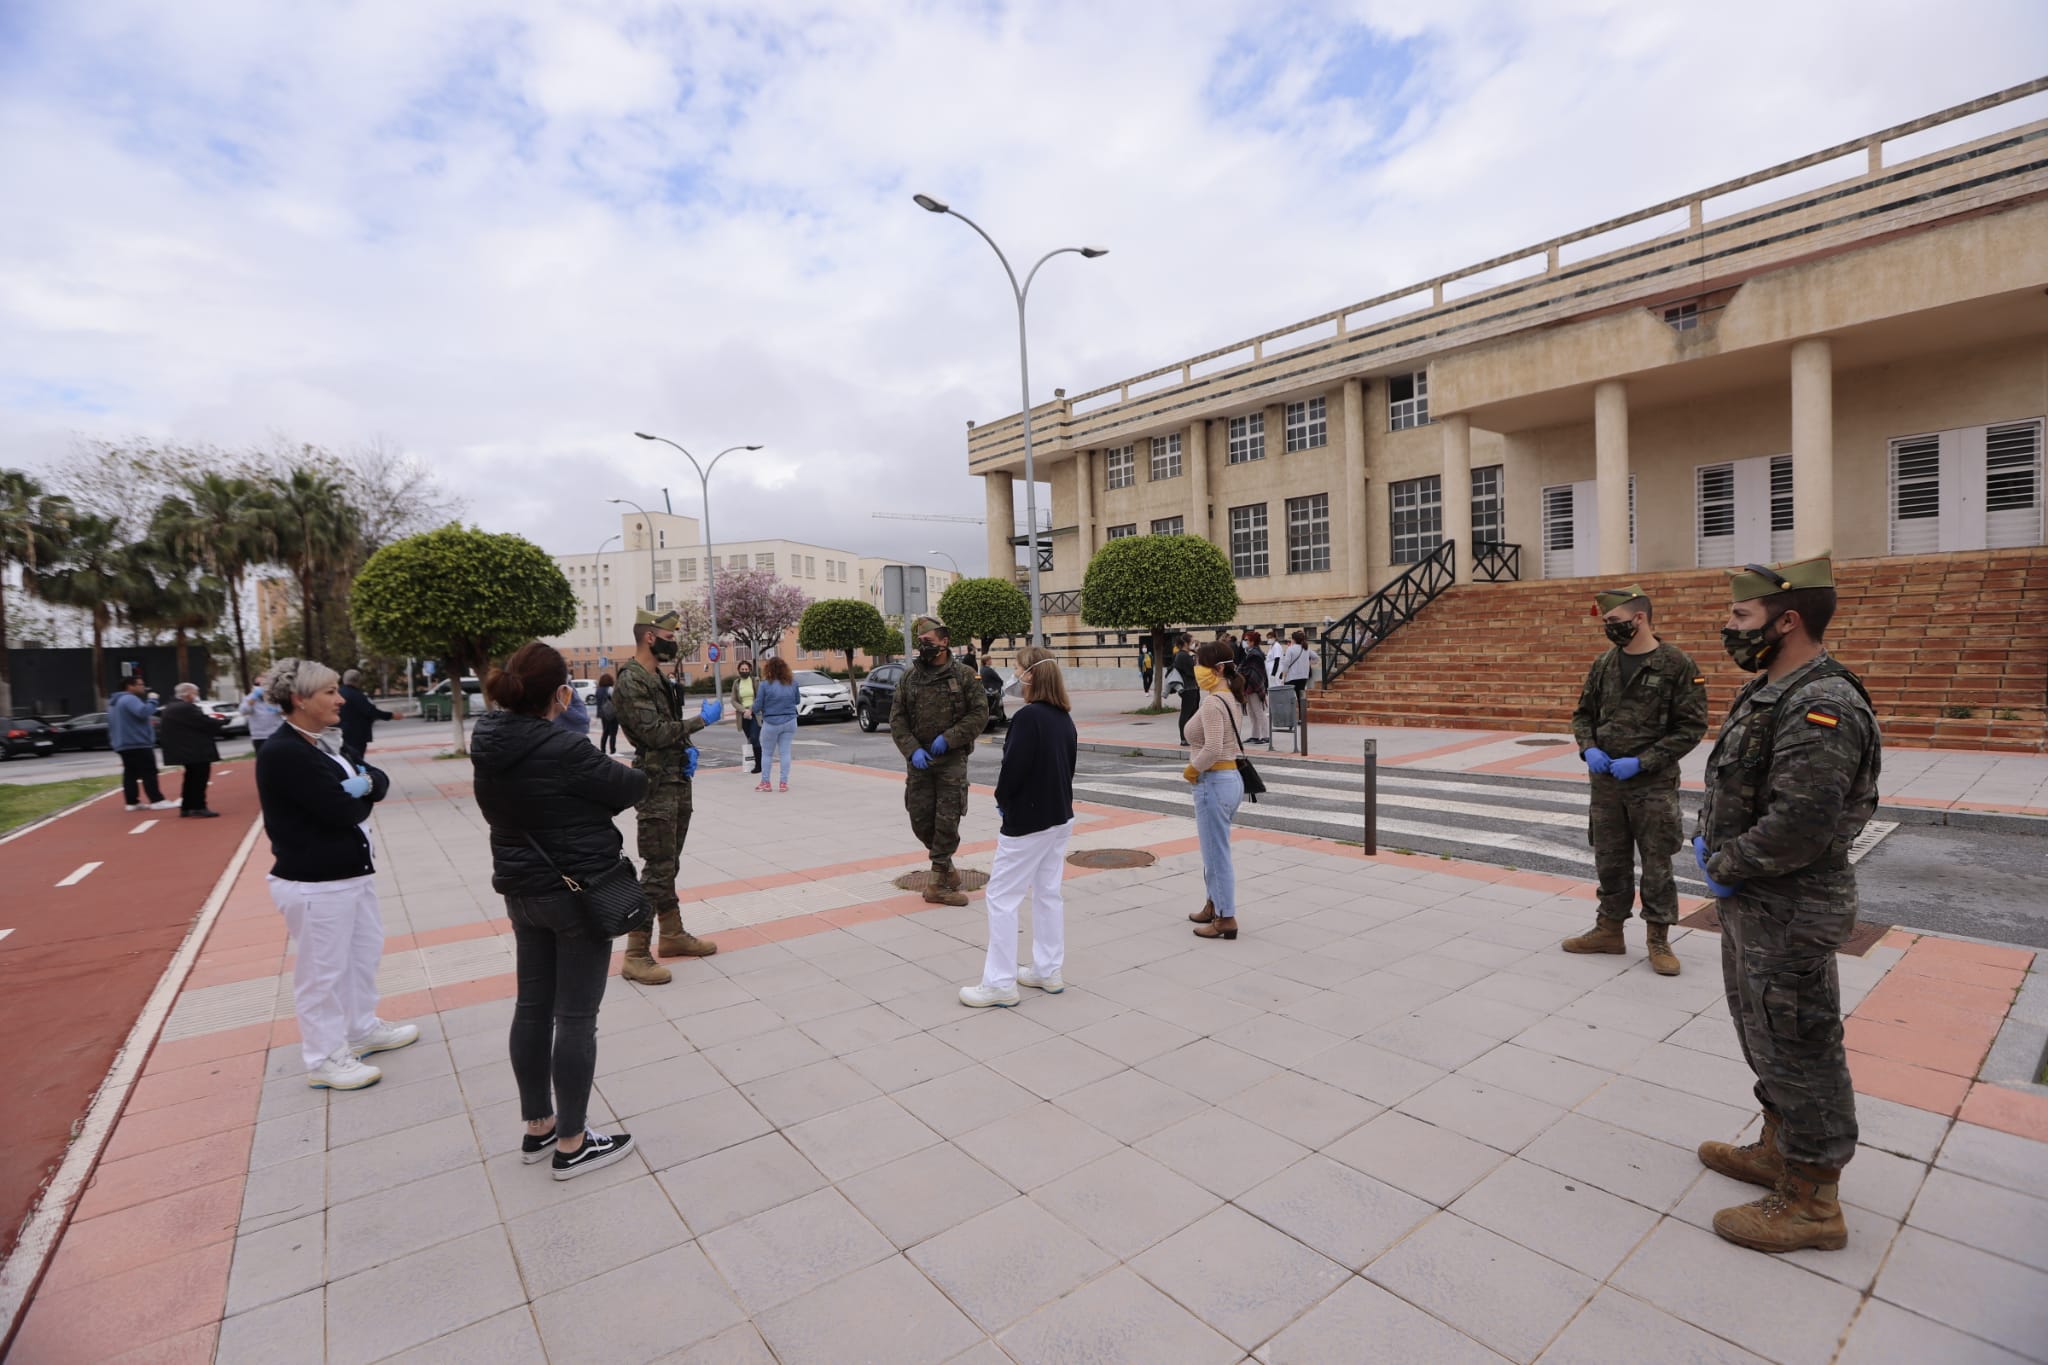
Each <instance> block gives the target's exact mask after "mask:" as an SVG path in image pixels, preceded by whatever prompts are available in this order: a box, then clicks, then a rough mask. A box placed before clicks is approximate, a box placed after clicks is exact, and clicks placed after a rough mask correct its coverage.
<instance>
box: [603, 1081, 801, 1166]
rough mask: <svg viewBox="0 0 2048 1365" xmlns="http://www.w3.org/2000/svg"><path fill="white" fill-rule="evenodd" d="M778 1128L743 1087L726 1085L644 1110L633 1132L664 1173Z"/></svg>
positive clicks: (643, 1153) (648, 1160)
mask: <svg viewBox="0 0 2048 1365" xmlns="http://www.w3.org/2000/svg"><path fill="white" fill-rule="evenodd" d="M774 1126H775V1125H773V1124H771V1123H770V1122H768V1120H767V1119H765V1118H763V1117H762V1116H761V1112H760V1111H759V1110H758V1109H756V1108H754V1106H753V1105H751V1104H748V1103H747V1101H746V1098H745V1097H744V1096H742V1095H741V1094H740V1092H739V1091H737V1090H734V1089H732V1088H731V1087H727V1088H726V1089H723V1090H714V1091H712V1092H711V1093H710V1094H708V1095H699V1096H697V1097H696V1098H695V1099H688V1100H684V1101H683V1102H682V1103H680V1104H671V1105H668V1106H666V1107H665V1108H661V1109H654V1110H650V1111H648V1112H647V1113H645V1114H641V1115H640V1116H638V1117H637V1118H635V1119H634V1120H633V1125H632V1128H631V1129H630V1130H629V1131H631V1133H632V1134H633V1145H634V1147H636V1148H637V1149H638V1150H639V1152H640V1157H641V1160H643V1161H645V1162H646V1163H647V1165H648V1167H649V1169H651V1170H656V1171H665V1170H667V1169H668V1168H669V1167H671V1166H680V1165H681V1164H682V1163H683V1162H685V1161H695V1160H696V1159H697V1158H698V1157H700V1156H709V1155H710V1154H711V1153H713V1152H717V1151H723V1150H724V1149H725V1148H727V1147H731V1146H734V1145H736V1144H738V1143H742V1142H745V1141H746V1140H747V1139H749V1138H757V1137H759V1136H761V1135H762V1134H763V1133H766V1132H769V1131H771V1130H773V1128H774ZM578 1179H579V1180H580V1179H581V1177H578Z"/></svg>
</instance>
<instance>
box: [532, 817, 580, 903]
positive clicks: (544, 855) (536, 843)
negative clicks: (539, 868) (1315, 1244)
mask: <svg viewBox="0 0 2048 1365" xmlns="http://www.w3.org/2000/svg"><path fill="white" fill-rule="evenodd" d="M519 837H520V838H522V839H524V840H526V843H527V847H529V848H531V849H532V850H533V851H534V852H535V853H538V854H540V860H541V861H542V862H544V863H546V864H547V865H548V871H550V872H552V873H554V874H555V875H556V876H557V877H560V878H561V879H562V885H564V886H566V887H568V888H569V890H571V891H573V892H575V893H576V894H578V895H581V894H582V892H583V883H581V882H579V881H577V880H576V879H575V878H574V877H572V876H570V875H569V874H568V873H566V872H564V871H562V869H561V868H559V867H556V866H555V860H554V859H553V858H550V857H549V856H548V851H547V850H546V849H544V848H542V847H541V846H540V840H538V839H536V838H534V837H533V836H532V835H531V834H528V833H527V832H526V831H524V830H521V831H520V833H519Z"/></svg>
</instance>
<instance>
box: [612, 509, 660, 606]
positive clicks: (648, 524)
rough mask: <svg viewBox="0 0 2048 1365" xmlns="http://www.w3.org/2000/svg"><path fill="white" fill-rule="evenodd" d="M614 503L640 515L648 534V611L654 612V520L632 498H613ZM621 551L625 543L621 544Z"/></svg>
mask: <svg viewBox="0 0 2048 1365" xmlns="http://www.w3.org/2000/svg"><path fill="white" fill-rule="evenodd" d="M609 501H612V502H619V503H624V504H625V505H626V506H628V507H630V508H632V509H633V510H634V511H635V512H638V513H639V514H640V526H641V529H642V530H644V531H646V532H647V610H649V611H653V610H654V518H653V517H650V516H648V515H647V509H646V508H645V507H642V506H641V505H640V504H639V503H637V502H634V501H633V500H632V499H631V498H612V499H609ZM619 546H620V548H621V549H623V548H625V541H623V540H621V541H620V542H619Z"/></svg>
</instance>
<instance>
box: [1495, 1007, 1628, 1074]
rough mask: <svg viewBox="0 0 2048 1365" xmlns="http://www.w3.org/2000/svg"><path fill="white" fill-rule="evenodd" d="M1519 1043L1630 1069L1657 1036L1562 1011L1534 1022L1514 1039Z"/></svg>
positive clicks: (1557, 1054) (1616, 1068) (1574, 1058)
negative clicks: (1647, 1035) (1633, 1031)
mask: <svg viewBox="0 0 2048 1365" xmlns="http://www.w3.org/2000/svg"><path fill="white" fill-rule="evenodd" d="M1510 1041H1511V1042H1513V1043H1514V1044H1515V1045H1516V1046H1517V1047H1524V1048H1528V1049H1530V1050H1532V1051H1535V1052H1547V1053H1549V1054H1550V1055H1551V1056H1553V1057H1564V1058H1567V1059H1569V1060H1571V1061H1576V1062H1580V1063H1582V1064H1584V1065H1586V1066H1595V1067H1599V1068H1600V1069H1601V1070H1602V1071H1614V1072H1619V1071H1626V1070H1628V1069H1629V1067H1631V1066H1633V1065H1634V1064H1635V1060H1636V1058H1638V1057H1640V1056H1642V1055H1643V1053H1644V1052H1646V1051H1648V1050H1649V1047H1650V1044H1651V1043H1653V1042H1655V1041H1656V1039H1654V1038H1645V1037H1643V1036H1642V1035H1641V1034H1640V1033H1630V1032H1629V1031H1628V1030H1627V1029H1618V1028H1607V1027H1603V1026H1601V1025H1599V1024H1595V1023H1592V1022H1590V1021H1587V1020H1583V1019H1566V1018H1564V1017H1562V1016H1560V1015H1551V1016H1550V1017H1548V1018H1546V1019H1543V1020H1540V1021H1538V1022H1537V1023H1534V1024H1531V1025H1530V1026H1529V1027H1528V1028H1526V1029H1523V1030H1522V1031H1521V1032H1520V1033H1518V1034H1516V1035H1515V1036H1514V1037H1513V1038H1512V1039H1511V1040H1510Z"/></svg>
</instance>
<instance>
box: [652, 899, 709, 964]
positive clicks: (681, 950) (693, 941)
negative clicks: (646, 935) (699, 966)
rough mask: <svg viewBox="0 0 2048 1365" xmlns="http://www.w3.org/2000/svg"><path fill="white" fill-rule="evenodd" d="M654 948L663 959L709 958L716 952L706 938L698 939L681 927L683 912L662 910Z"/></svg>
mask: <svg viewBox="0 0 2048 1365" xmlns="http://www.w3.org/2000/svg"><path fill="white" fill-rule="evenodd" d="M655 948H656V950H657V951H659V952H660V954H661V955H662V956H663V957H710V956H711V955H712V954H713V953H715V952H717V951H718V945H717V944H716V943H713V942H712V941H711V940H710V939H708V938H698V937H697V936H696V935H695V934H693V933H691V932H690V931H689V930H688V929H685V928H684V927H683V912H682V911H680V910H664V911H662V912H661V938H660V940H659V941H658V942H657V943H656V944H655Z"/></svg>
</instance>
